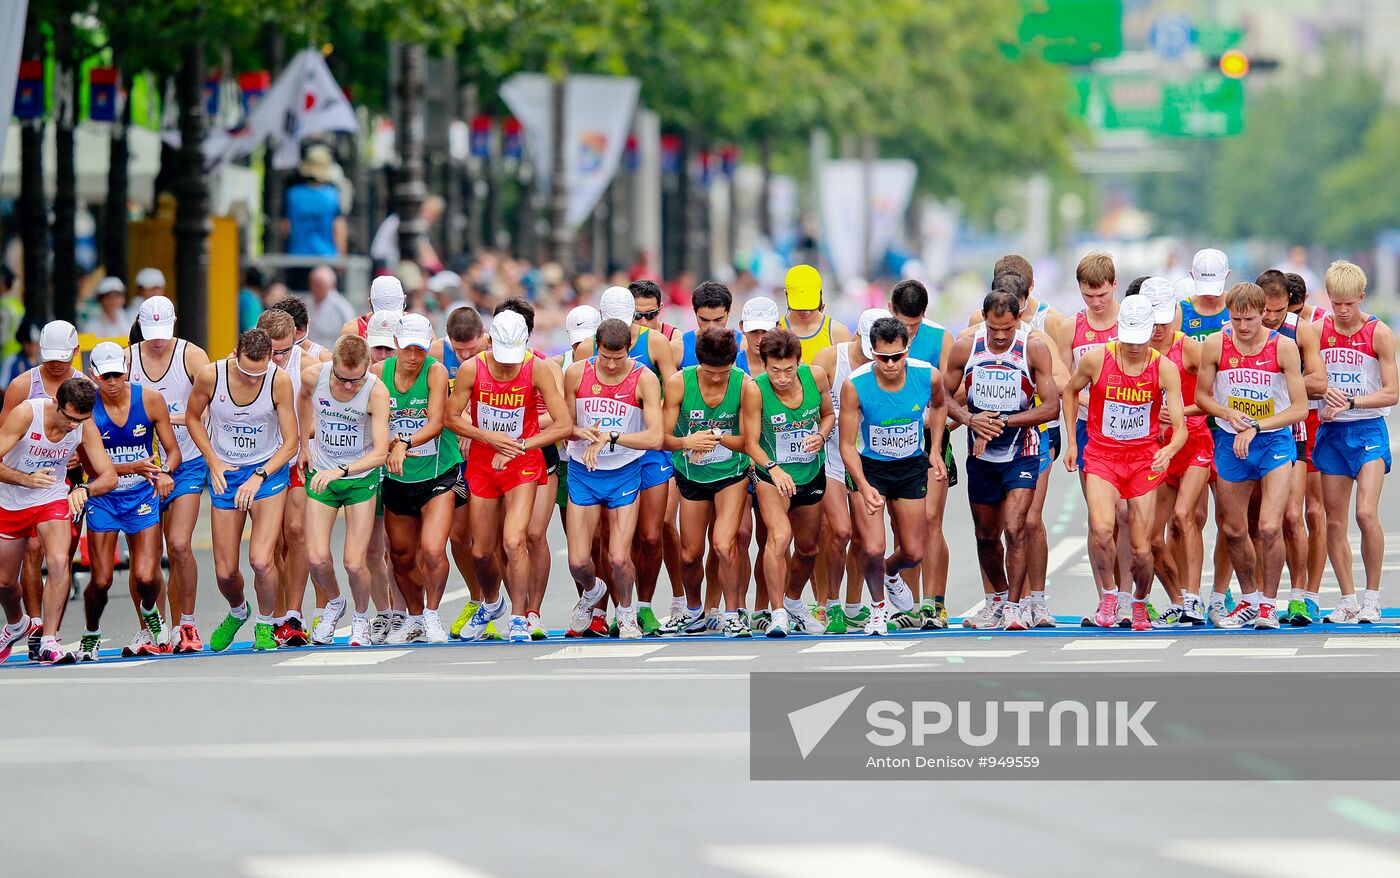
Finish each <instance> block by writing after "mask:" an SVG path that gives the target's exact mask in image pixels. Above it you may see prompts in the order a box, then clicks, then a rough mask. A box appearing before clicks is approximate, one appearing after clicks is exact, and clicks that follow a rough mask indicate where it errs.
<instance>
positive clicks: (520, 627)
mask: <svg viewBox="0 0 1400 878" xmlns="http://www.w3.org/2000/svg"><path fill="white" fill-rule="evenodd" d="M439 627H440V626H439ZM509 631H510V633H509V635H508V638H509V640H510V642H511V643H529V642H530V626H529V625H527V624H526V623H525V617H524V616H511V617H510V628H509Z"/></svg>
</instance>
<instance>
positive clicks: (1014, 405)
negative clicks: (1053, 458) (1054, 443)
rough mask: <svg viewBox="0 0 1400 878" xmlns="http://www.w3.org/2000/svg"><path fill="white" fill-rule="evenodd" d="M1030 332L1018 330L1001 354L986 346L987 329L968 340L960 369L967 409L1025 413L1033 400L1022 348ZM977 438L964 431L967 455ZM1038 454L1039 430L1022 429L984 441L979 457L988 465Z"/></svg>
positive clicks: (1005, 432)
mask: <svg viewBox="0 0 1400 878" xmlns="http://www.w3.org/2000/svg"><path fill="white" fill-rule="evenodd" d="M1029 343H1030V333H1029V332H1027V331H1026V330H1025V329H1018V330H1017V331H1016V335H1015V337H1014V338H1013V339H1012V341H1011V346H1010V347H1009V348H1007V349H1006V350H1004V351H1002V352H1001V353H996V352H994V351H992V350H991V348H990V347H989V346H988V344H987V328H986V326H985V325H984V326H982V327H980V328H979V329H978V330H977V334H976V335H974V336H973V337H972V353H971V354H970V355H969V356H968V358H967V364H966V365H964V366H963V386H964V387H965V388H966V389H967V407H968V411H969V412H971V413H972V414H976V413H978V412H1005V413H1006V414H1008V415H1015V414H1020V413H1021V412H1025V411H1029V410H1030V409H1031V407H1032V405H1033V402H1032V401H1033V399H1034V397H1035V382H1034V380H1033V379H1032V378H1031V369H1030V359H1029V357H1028V356H1027V354H1026V347H1027V345H1029ZM976 441H977V435H976V434H975V433H973V432H972V431H971V430H969V431H968V432H967V452H968V454H972V453H973V447H974V445H975V443H976ZM1037 454H1040V431H1039V430H1028V429H1026V428H1024V427H1019V428H1016V429H1010V428H1007V429H1003V430H1002V432H1001V435H999V436H997V437H996V438H995V439H992V440H990V441H988V442H987V446H986V448H985V449H983V451H982V454H981V455H979V457H980V458H981V459H982V460H985V461H988V462H991V463H1008V462H1010V461H1012V460H1015V459H1016V458H1018V457H1025V456H1027V455H1031V456H1034V455H1037Z"/></svg>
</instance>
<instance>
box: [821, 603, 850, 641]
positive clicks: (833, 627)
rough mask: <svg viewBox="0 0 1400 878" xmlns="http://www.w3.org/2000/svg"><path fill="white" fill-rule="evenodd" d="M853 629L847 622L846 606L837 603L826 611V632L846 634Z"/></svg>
mask: <svg viewBox="0 0 1400 878" xmlns="http://www.w3.org/2000/svg"><path fill="white" fill-rule="evenodd" d="M849 630H851V629H850V628H849V627H848V626H847V624H846V608H845V607H843V606H841V605H840V604H837V605H836V606H834V607H832V608H831V609H829V610H827V611H826V633H827V634H845V633H846V632H847V631H849Z"/></svg>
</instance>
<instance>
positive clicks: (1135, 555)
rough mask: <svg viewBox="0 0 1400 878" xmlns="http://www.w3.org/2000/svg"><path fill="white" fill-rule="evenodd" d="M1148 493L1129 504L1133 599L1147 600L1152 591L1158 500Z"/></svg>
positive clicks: (1133, 499) (1129, 542)
mask: <svg viewBox="0 0 1400 878" xmlns="http://www.w3.org/2000/svg"><path fill="white" fill-rule="evenodd" d="M1152 494H1153V492H1152V491H1148V492H1147V493H1146V494H1141V495H1139V496H1137V497H1134V498H1132V499H1131V500H1129V501H1127V502H1128V545H1129V546H1130V547H1131V549H1132V571H1133V597H1134V598H1136V599H1137V600H1139V601H1145V600H1147V595H1148V593H1149V592H1151V591H1152V530H1153V524H1154V523H1155V522H1156V520H1157V509H1156V506H1157V498H1155V497H1153V496H1152Z"/></svg>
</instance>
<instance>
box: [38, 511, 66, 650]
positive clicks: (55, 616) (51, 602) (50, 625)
mask: <svg viewBox="0 0 1400 878" xmlns="http://www.w3.org/2000/svg"><path fill="white" fill-rule="evenodd" d="M35 530H37V531H38V532H39V541H40V544H41V545H42V547H43V548H42V556H43V560H44V563H45V564H47V565H48V576H47V578H46V579H45V581H44V604H43V606H44V636H45V637H57V636H58V629H59V626H60V625H61V624H62V623H63V611H64V609H65V608H66V607H67V606H68V588H69V579H70V577H71V576H72V566H71V565H72V563H73V525H72V523H71V522H69V521H67V520H63V521H43V522H40V523H39V525H38V526H37V527H36V528H35Z"/></svg>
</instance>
